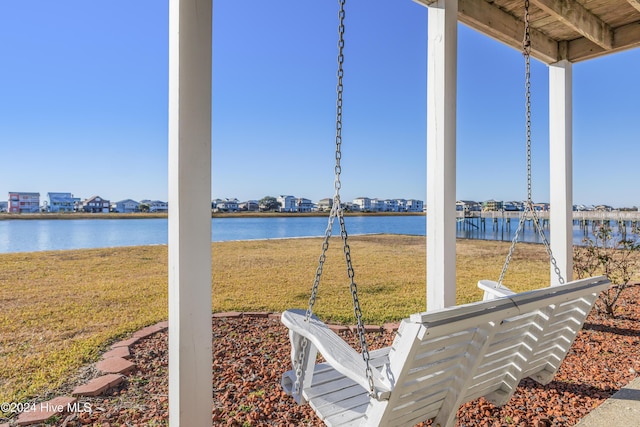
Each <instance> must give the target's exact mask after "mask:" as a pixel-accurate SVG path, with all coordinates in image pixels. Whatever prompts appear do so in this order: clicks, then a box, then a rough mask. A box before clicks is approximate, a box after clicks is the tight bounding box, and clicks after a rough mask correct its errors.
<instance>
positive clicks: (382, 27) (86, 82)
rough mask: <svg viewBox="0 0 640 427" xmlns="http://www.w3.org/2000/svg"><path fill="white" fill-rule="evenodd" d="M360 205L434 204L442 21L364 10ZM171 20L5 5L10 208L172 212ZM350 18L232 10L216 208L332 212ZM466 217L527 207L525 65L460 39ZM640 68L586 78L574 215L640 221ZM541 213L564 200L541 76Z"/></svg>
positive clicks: (358, 99)
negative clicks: (611, 213)
mask: <svg viewBox="0 0 640 427" xmlns="http://www.w3.org/2000/svg"><path fill="white" fill-rule="evenodd" d="M346 19H347V21H346V34H345V38H346V47H345V56H346V58H345V64H344V67H345V78H344V84H345V91H344V118H343V119H344V123H343V160H342V164H343V176H342V181H343V186H342V195H343V199H344V200H351V199H353V198H355V197H358V196H368V197H379V198H400V197H401V198H417V199H422V200H426V191H427V185H426V171H425V159H426V149H425V145H426V142H425V140H426V105H425V104H426V49H427V42H426V31H427V10H426V9H425V8H424V7H422V6H420V5H418V4H416V3H414V2H412V1H410V0H401V1H398V0H367V1H364V0H348V1H347V18H346ZM167 25H168V2H167V1H166V0H108V1H107V0H92V1H87V0H58V1H55V2H52V1H50V0H4V1H2V2H0V55H1V57H2V58H3V60H2V67H0V81H1V82H2V83H1V85H0V171H1V173H0V200H6V194H7V192H8V191H37V192H40V193H41V196H43V197H44V196H45V195H46V193H47V192H50V191H51V192H71V193H73V194H74V195H75V196H76V197H81V198H87V197H90V196H92V195H96V194H97V195H100V196H102V197H105V198H109V199H111V200H113V201H116V200H121V199H125V198H132V199H136V200H140V199H162V200H166V199H167V86H168V73H167V61H168V33H167ZM336 27H337V2H336V1H329V0H306V1H299V0H283V1H280V2H265V1H257V0H245V1H242V2H238V1H235V0H216V1H215V2H214V34H213V46H214V48H213V61H214V64H213V76H212V78H213V180H212V185H213V194H212V197H220V198H223V197H237V198H238V199H240V200H247V199H259V198H261V197H263V196H265V195H273V196H277V195H279V194H291V195H294V196H298V197H306V198H309V199H312V200H318V199H320V198H323V197H330V196H331V195H332V194H333V162H334V154H333V149H334V132H335V123H334V120H335V85H336V77H335V71H336V59H335V56H336V51H337V48H336V41H337V32H336ZM458 43H459V60H458V65H459V76H458V82H459V83H458V164H457V168H458V176H457V179H458V183H457V188H458V190H457V191H458V194H457V197H458V198H459V199H472V200H485V199H490V198H495V199H504V200H522V199H524V198H525V197H526V181H525V146H524V144H525V141H524V129H525V128H524V93H523V92H524V75H523V74H524V71H523V68H524V65H523V58H522V55H521V54H520V53H519V52H518V51H516V50H514V49H512V48H509V47H506V46H504V45H502V44H500V43H498V42H496V41H494V40H492V39H489V38H487V37H486V36H483V35H480V34H478V33H475V32H474V31H472V30H470V29H468V28H466V27H464V26H460V30H459V40H458ZM639 69H640V50H638V49H636V50H633V51H627V52H623V53H619V54H615V55H610V56H607V57H603V58H600V59H596V60H591V61H587V62H583V63H577V64H575V65H574V68H573V71H574V201H575V202H576V203H584V204H598V203H606V204H610V205H614V206H633V205H640V190H639V189H638V187H637V186H636V185H635V182H636V179H635V176H634V171H635V170H636V163H637V162H636V159H637V157H636V152H637V151H636V146H637V141H638V136H637V128H638V117H639V113H638V111H639V109H638V107H637V103H638V100H640V83H638V80H637V73H638V70H639ZM532 74H533V77H532V79H533V80H532V92H533V97H532V103H533V104H532V108H533V115H532V119H533V144H534V150H533V162H534V168H533V172H534V177H533V186H534V188H533V197H534V199H535V200H537V201H546V200H548V196H549V180H548V173H549V166H548V163H549V158H548V106H547V102H548V73H547V67H546V66H545V65H543V64H541V63H539V62H537V61H533V63H532Z"/></svg>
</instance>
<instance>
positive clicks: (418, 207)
mask: <svg viewBox="0 0 640 427" xmlns="http://www.w3.org/2000/svg"><path fill="white" fill-rule="evenodd" d="M423 211H424V201H422V200H415V199H409V200H407V212H423Z"/></svg>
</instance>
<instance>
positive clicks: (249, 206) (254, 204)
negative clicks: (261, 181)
mask: <svg viewBox="0 0 640 427" xmlns="http://www.w3.org/2000/svg"><path fill="white" fill-rule="evenodd" d="M238 210H239V211H241V212H258V211H259V210H260V203H259V202H258V201H257V200H247V201H246V202H241V203H238Z"/></svg>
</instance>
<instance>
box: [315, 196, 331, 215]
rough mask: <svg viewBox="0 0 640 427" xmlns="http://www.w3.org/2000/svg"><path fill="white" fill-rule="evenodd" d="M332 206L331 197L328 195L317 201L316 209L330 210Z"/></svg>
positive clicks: (321, 210)
mask: <svg viewBox="0 0 640 427" xmlns="http://www.w3.org/2000/svg"><path fill="white" fill-rule="evenodd" d="M332 207H333V199H332V198H330V197H326V198H324V199H320V201H318V211H320V212H326V211H330V210H331V208H332Z"/></svg>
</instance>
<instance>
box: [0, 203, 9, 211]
mask: <svg viewBox="0 0 640 427" xmlns="http://www.w3.org/2000/svg"><path fill="white" fill-rule="evenodd" d="M7 209H9V202H0V212H6V211H7Z"/></svg>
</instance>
